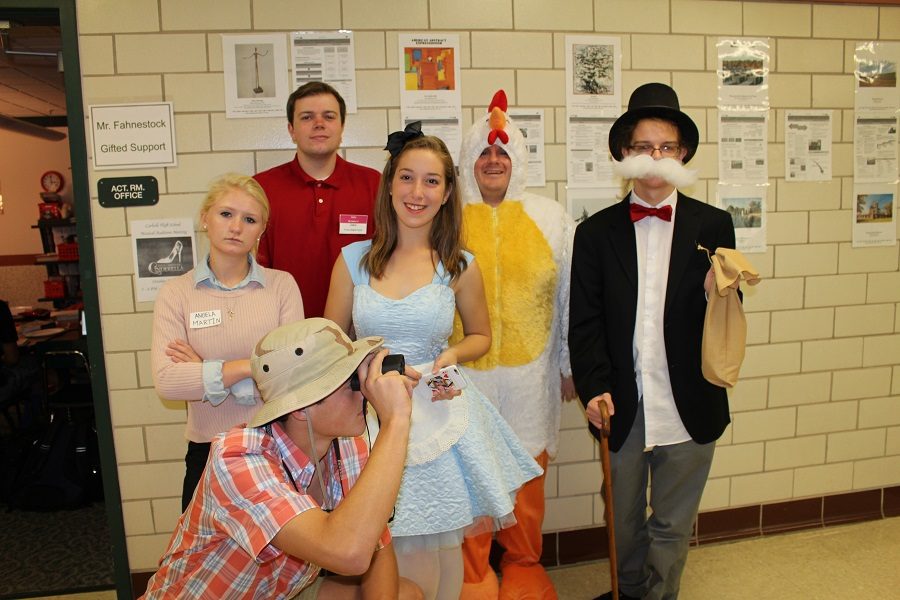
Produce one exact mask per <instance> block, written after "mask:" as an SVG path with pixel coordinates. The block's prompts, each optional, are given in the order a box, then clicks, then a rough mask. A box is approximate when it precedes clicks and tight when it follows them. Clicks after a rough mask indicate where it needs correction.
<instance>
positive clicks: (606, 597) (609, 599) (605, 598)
mask: <svg viewBox="0 0 900 600" xmlns="http://www.w3.org/2000/svg"><path fill="white" fill-rule="evenodd" d="M594 600H613V595H612V591H609V592H606V593H605V594H600V595H599V596H597V597H596V598H594ZM619 600H641V599H640V598H635V597H634V596H626V595H625V594H623V593H622V592H619Z"/></svg>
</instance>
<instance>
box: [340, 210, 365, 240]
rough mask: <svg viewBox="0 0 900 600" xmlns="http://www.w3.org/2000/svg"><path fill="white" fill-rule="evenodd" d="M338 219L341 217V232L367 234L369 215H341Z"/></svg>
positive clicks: (342, 233) (343, 233)
mask: <svg viewBox="0 0 900 600" xmlns="http://www.w3.org/2000/svg"><path fill="white" fill-rule="evenodd" d="M338 219H340V221H339V222H340V226H339V227H338V233H339V234H341V235H345V234H352V235H366V224H367V223H368V222H369V215H340V216H339V217H338Z"/></svg>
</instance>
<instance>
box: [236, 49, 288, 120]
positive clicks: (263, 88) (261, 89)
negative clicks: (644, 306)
mask: <svg viewBox="0 0 900 600" xmlns="http://www.w3.org/2000/svg"><path fill="white" fill-rule="evenodd" d="M285 41H286V38H285V36H284V34H281V33H274V34H265V35H262V34H254V35H223V36H222V67H223V69H224V76H225V117H226V118H228V119H234V118H251V117H276V116H277V117H283V116H284V107H285V106H286V105H287V99H288V96H290V90H289V89H288V87H289V86H288V66H287V52H286V50H285Z"/></svg>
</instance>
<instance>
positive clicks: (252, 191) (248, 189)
mask: <svg viewBox="0 0 900 600" xmlns="http://www.w3.org/2000/svg"><path fill="white" fill-rule="evenodd" d="M234 190H237V191H240V192H244V193H245V194H247V195H248V196H250V197H251V198H253V199H254V200H256V203H257V204H259V207H260V209H261V211H260V212H261V213H262V222H263V225H265V224H267V223H268V222H269V199H268V198H267V197H266V192H265V191H263V189H262V186H260V185H259V183H257V182H256V180H255V179H253V178H252V177H250V176H249V175H241V174H240V173H225V174H224V175H222V176H221V177H219V178H218V179H216V180H215V181H213V182H212V184H210V186H209V191H208V192H206V198H204V199H203V204H201V205H200V216H201V217H202V216H203V215H205V214H206V213H207V212H209V209H210V208H212V206H213V204H215V203H216V202H218V201H219V200H220V199H221V198H222V196H224V195H225V194H227V193H228V192H231V191H234Z"/></svg>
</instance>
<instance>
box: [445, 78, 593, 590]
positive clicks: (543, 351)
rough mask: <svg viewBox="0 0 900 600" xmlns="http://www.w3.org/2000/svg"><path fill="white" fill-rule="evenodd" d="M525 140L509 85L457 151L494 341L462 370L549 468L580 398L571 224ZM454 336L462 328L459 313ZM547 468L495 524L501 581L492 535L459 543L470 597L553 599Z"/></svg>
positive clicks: (469, 235) (469, 240)
mask: <svg viewBox="0 0 900 600" xmlns="http://www.w3.org/2000/svg"><path fill="white" fill-rule="evenodd" d="M527 176H528V149H527V147H526V144H525V138H524V136H523V135H522V132H521V130H520V129H519V128H518V127H517V126H516V125H515V123H513V122H512V121H511V120H510V119H509V116H508V114H507V99H506V94H505V93H504V92H503V90H500V91H499V92H497V93H496V94H495V95H494V98H493V100H492V102H491V104H490V105H489V106H488V114H487V115H485V116H483V117H482V118H480V119H476V121H475V123H474V124H473V125H472V128H471V129H470V130H469V132H468V133H467V134H466V137H465V138H464V139H463V143H462V149H461V151H460V177H459V179H460V182H461V183H460V191H461V193H462V195H463V200H464V202H465V207H464V209H463V216H464V222H465V227H464V231H465V235H466V240H465V241H466V246H467V247H468V249H469V250H470V251H471V252H472V253H473V254H474V255H475V258H476V259H477V260H478V263H479V264H480V265H481V266H482V274H483V275H484V287H485V295H486V296H487V299H488V311H489V313H490V317H491V331H492V339H493V344H492V345H491V349H490V351H489V352H488V353H487V354H485V355H484V356H483V357H481V358H480V359H478V360H476V361H474V362H473V363H471V364H468V365H466V366H467V367H470V368H469V369H467V371H466V373H467V374H468V375H469V376H470V377H471V378H472V380H473V381H474V382H475V384H476V385H477V386H478V388H479V389H480V390H481V391H483V392H484V394H485V396H487V397H488V398H490V399H491V401H492V402H494V404H495V406H496V407H497V409H498V410H499V411H500V414H501V415H503V418H504V419H505V420H506V421H507V423H509V425H510V427H512V430H513V431H514V432H515V433H516V435H517V436H518V437H519V439H520V440H521V441H522V445H523V446H525V449H526V450H528V452H530V453H531V455H532V456H533V457H535V460H536V461H537V462H538V463H539V464H540V465H541V467H542V468H543V469H544V472H545V473H546V469H547V463H548V462H549V460H550V459H551V458H552V457H553V456H554V455H555V454H556V450H557V447H558V442H559V419H560V409H561V406H562V400H563V399H566V400H568V399H572V398H574V397H575V390H574V386H573V384H572V377H571V369H570V367H569V351H568V346H567V345H566V334H567V331H568V316H569V271H570V268H571V256H572V236H573V234H574V230H575V223H574V222H573V221H572V218H571V217H570V216H569V214H568V213H567V212H566V211H565V209H564V208H563V207H562V205H560V204H559V203H558V202H556V201H555V200H552V199H550V198H544V197H543V196H538V195H536V194H531V193H529V192H526V191H525V182H526V179H527ZM454 335H455V336H462V324H461V323H460V322H457V327H456V329H455V331H454ZM544 479H545V477H544V475H541V476H540V477H536V478H534V479H532V480H531V481H529V482H528V483H526V484H525V485H524V486H522V488H521V489H520V490H519V492H518V494H516V506H515V512H514V514H515V517H516V524H515V525H514V526H512V527H509V528H507V529H501V530H500V531H498V532H497V541H498V543H499V544H500V545H501V546H503V548H504V550H505V551H504V553H503V557H502V559H501V561H500V568H501V571H502V573H503V580H502V582H500V584H499V586H498V581H497V577H496V576H495V575H494V572H493V571H492V570H491V567H490V565H489V564H488V555H489V553H490V549H491V534H490V533H487V534H482V535H480V536H475V537H469V538H466V541H465V543H464V544H463V558H464V561H465V572H464V578H463V593H462V598H463V599H464V600H482V599H484V600H487V599H493V600H496V599H497V598H498V597H499V598H501V599H509V600H552V599H555V598H556V597H557V596H556V592H555V590H554V589H553V583H552V582H551V581H550V578H549V577H547V573H546V572H545V571H544V568H543V567H542V566H541V563H540V559H541V551H542V537H541V526H542V524H543V522H544Z"/></svg>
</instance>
